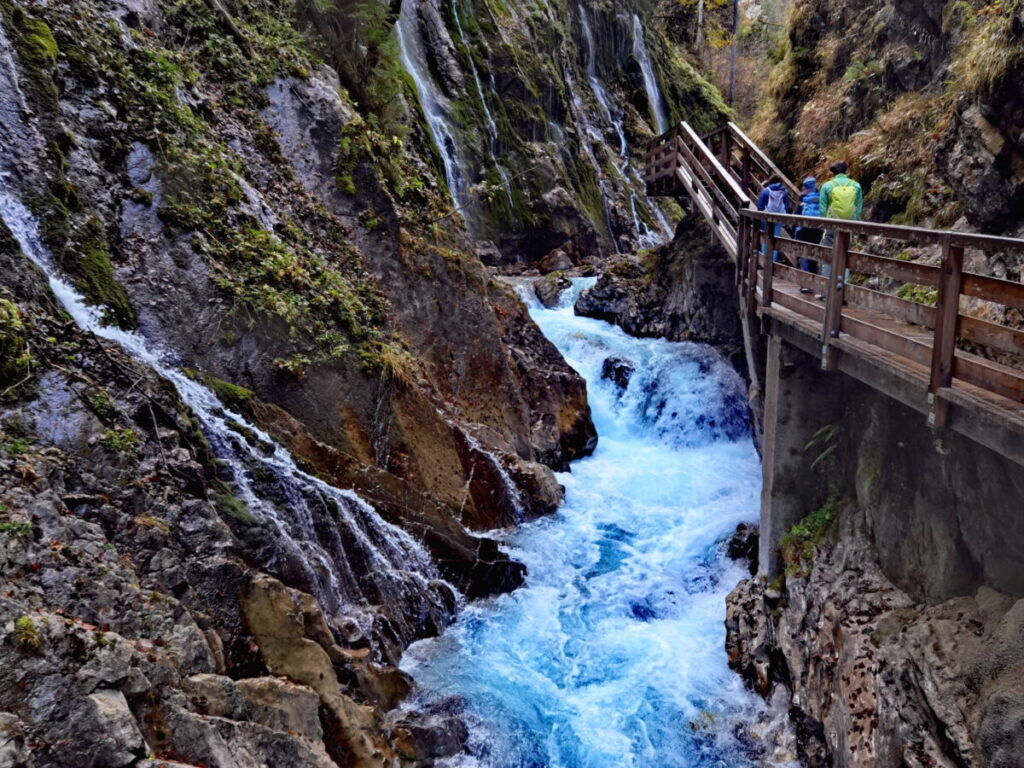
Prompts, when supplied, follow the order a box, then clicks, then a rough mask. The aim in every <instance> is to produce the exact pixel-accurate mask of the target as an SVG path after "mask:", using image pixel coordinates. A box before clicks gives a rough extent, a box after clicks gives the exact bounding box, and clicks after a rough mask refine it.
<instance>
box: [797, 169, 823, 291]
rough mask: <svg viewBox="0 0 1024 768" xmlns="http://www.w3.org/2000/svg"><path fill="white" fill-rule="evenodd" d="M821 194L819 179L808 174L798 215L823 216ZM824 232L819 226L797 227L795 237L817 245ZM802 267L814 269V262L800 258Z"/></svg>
mask: <svg viewBox="0 0 1024 768" xmlns="http://www.w3.org/2000/svg"><path fill="white" fill-rule="evenodd" d="M820 200H821V195H820V194H819V193H818V180H817V179H816V178H814V177H813V176H808V177H807V178H806V179H804V192H803V194H802V195H801V196H800V204H799V205H798V206H797V209H796V215H797V216H814V217H818V216H821V208H820V206H819V201H820ZM823 234H824V232H822V230H821V229H820V228H819V227H802V226H801V227H797V228H796V233H795V235H794V237H795V238H796V239H797V240H799V241H801V242H804V243H813V244H814V245H817V244H819V243H820V242H821V236H822V235H823ZM800 269H802V270H803V271H804V272H813V271H814V262H813V261H811V259H807V258H802V257H801V259H800Z"/></svg>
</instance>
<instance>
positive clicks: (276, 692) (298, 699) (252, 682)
mask: <svg viewBox="0 0 1024 768" xmlns="http://www.w3.org/2000/svg"><path fill="white" fill-rule="evenodd" d="M238 692H239V695H240V696H241V698H242V699H244V702H245V711H246V712H247V713H248V719H250V720H252V721H253V722H256V723H259V724H260V725H265V726H266V727H267V728H270V729H272V730H275V731H284V732H285V733H288V732H295V733H298V734H300V735H302V736H305V737H306V738H308V739H310V740H312V741H322V740H323V729H322V728H321V726H320V699H319V697H318V696H317V694H316V692H315V691H313V690H312V689H311V688H307V687H305V686H302V685H296V684H294V683H290V682H288V681H286V680H282V679H280V678H276V677H254V678H247V679H245V680H239V681H238Z"/></svg>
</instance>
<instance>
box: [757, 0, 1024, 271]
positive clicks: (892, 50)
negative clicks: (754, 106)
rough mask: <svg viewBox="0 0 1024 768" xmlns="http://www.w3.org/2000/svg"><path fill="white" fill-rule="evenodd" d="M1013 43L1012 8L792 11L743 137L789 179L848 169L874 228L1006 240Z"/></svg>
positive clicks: (1015, 80) (1023, 175) (813, 7)
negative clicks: (844, 165) (954, 229)
mask: <svg viewBox="0 0 1024 768" xmlns="http://www.w3.org/2000/svg"><path fill="white" fill-rule="evenodd" d="M1022 36H1024V9H1022V7H1021V4H1020V3H1019V2H993V3H990V2H983V1H980V0H979V1H978V2H952V1H951V2H942V3H922V2H911V1H910V0H907V1H904V0H899V1H897V2H866V3H856V4H850V3H842V4H822V3H813V2H803V1H802V0H798V1H797V2H795V3H794V4H793V7H792V11H791V14H790V19H789V22H788V28H787V40H786V44H785V50H784V53H783V54H782V60H781V61H780V63H779V64H778V65H777V66H776V67H775V68H774V69H772V71H771V73H770V75H769V76H768V78H767V86H766V92H765V99H764V102H763V105H762V107H761V109H760V110H759V112H758V114H757V116H756V118H755V121H754V123H755V124H754V126H753V128H752V135H753V136H754V138H755V140H757V141H758V142H759V143H760V144H761V146H762V148H764V150H765V151H766V152H768V154H769V155H770V156H772V157H773V158H774V159H775V160H776V162H778V163H779V164H780V165H781V166H782V167H783V168H785V169H787V170H789V171H791V172H792V174H793V177H794V178H796V177H797V176H801V175H804V174H807V173H812V172H817V175H818V176H821V175H823V173H824V171H825V170H826V169H827V167H828V166H829V165H830V164H831V163H832V162H834V158H839V159H847V160H849V161H850V163H851V165H852V170H853V173H854V174H855V175H856V176H857V177H858V178H859V179H860V180H861V181H862V182H863V183H864V184H865V191H866V204H867V210H868V214H869V216H870V217H871V218H873V219H874V220H878V221H886V220H893V221H896V222H899V223H907V224H915V223H921V224H925V223H931V224H934V225H936V226H950V225H953V224H955V223H956V224H957V225H958V227H959V228H963V227H965V226H969V227H974V228H977V229H979V230H981V231H985V232H990V233H1004V232H1005V233H1007V234H1012V233H1014V232H1016V231H1018V230H1019V226H1020V216H1019V212H1020V209H1021V204H1022V197H1021V195H1022V194H1024V143H1022V133H1021V132H1022V130H1024V110H1022V104H1024V93H1022V91H1021V87H1020V83H1021V79H1022V73H1024V55H1022V50H1024V46H1022V44H1021V40H1022ZM1012 269H1014V270H1016V269H1017V267H1016V266H1014V267H1012ZM1014 274H1016V272H1014Z"/></svg>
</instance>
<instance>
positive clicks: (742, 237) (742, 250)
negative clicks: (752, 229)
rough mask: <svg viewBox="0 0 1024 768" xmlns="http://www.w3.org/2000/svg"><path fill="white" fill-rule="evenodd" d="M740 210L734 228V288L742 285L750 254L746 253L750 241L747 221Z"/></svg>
mask: <svg viewBox="0 0 1024 768" xmlns="http://www.w3.org/2000/svg"><path fill="white" fill-rule="evenodd" d="M742 210H743V209H742V208H741V209H740V220H739V224H738V226H737V227H736V287H737V288H738V287H740V286H741V285H743V276H744V275H746V274H747V273H746V268H747V259H748V258H749V257H750V254H749V253H748V251H747V243H748V242H749V239H750V234H749V233H748V231H747V224H748V223H749V222H748V220H747V219H745V218H744V217H743V213H742Z"/></svg>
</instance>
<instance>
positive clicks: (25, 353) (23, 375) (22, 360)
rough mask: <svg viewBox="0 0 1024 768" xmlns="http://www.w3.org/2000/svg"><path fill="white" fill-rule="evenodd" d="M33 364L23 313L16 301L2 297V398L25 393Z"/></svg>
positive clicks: (0, 340) (0, 333)
mask: <svg viewBox="0 0 1024 768" xmlns="http://www.w3.org/2000/svg"><path fill="white" fill-rule="evenodd" d="M34 363H35V361H34V359H33V357H32V354H31V351H30V349H29V345H28V341H27V340H26V338H25V324H24V322H23V321H22V318H21V312H19V311H18V307H17V306H15V304H14V303H13V302H11V301H8V300H7V299H0V401H2V400H10V399H13V398H15V397H17V396H19V395H20V394H21V393H22V390H23V388H24V387H25V386H26V385H27V384H29V382H30V381H31V378H32V369H33V367H34Z"/></svg>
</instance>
